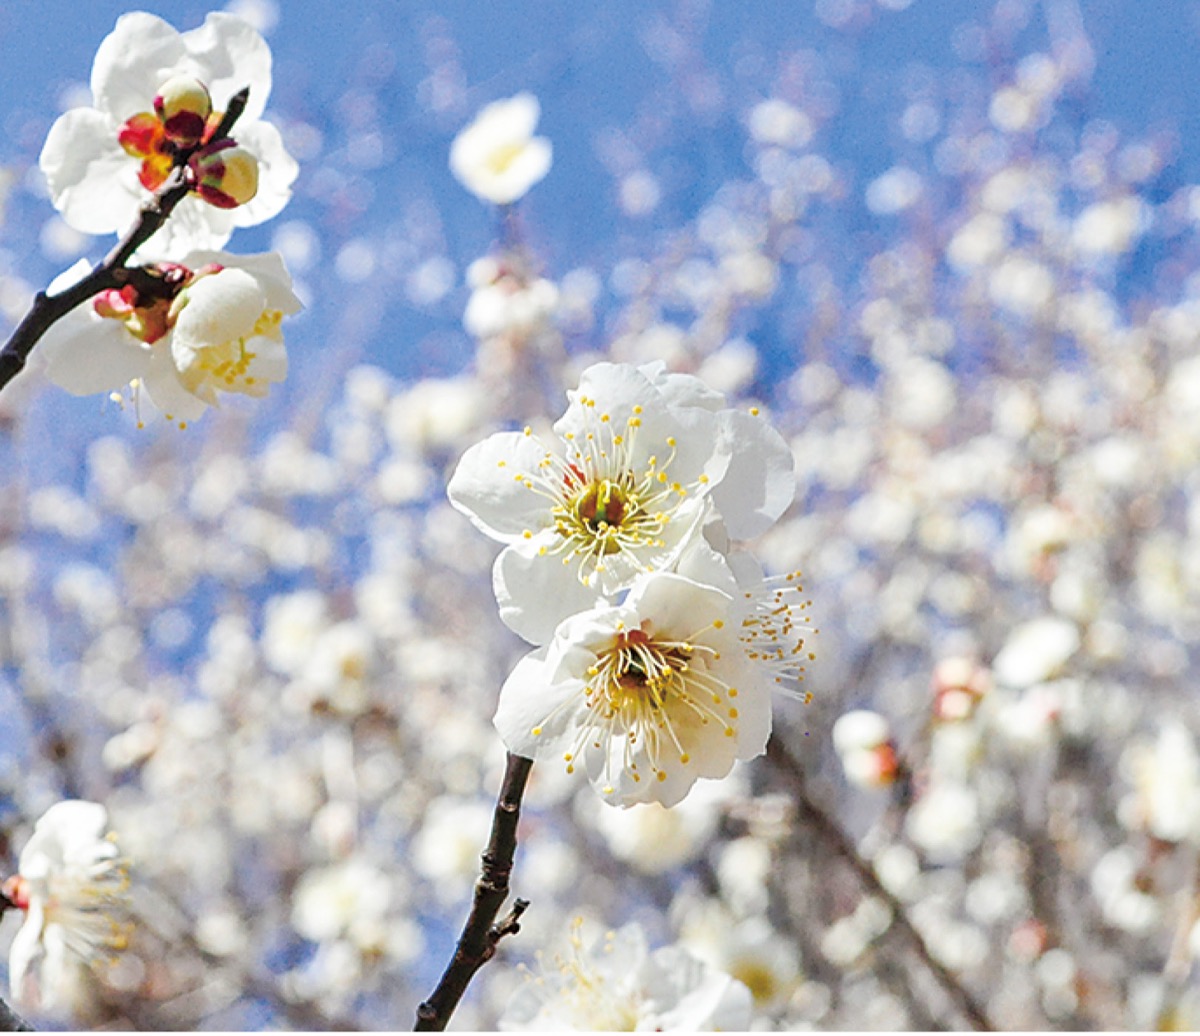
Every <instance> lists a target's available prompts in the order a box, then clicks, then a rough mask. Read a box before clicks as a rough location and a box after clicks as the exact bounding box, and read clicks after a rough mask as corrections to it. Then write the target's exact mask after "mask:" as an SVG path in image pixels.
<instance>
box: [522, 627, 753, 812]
mask: <svg viewBox="0 0 1200 1036" xmlns="http://www.w3.org/2000/svg"><path fill="white" fill-rule="evenodd" d="M650 626H651V624H650V622H649V621H643V623H642V625H641V626H640V627H637V628H634V629H619V630H618V632H617V633H616V635H615V636H614V637H613V641H612V644H611V645H610V646H609V647H607V648H606V649H605V650H603V651H601V652H599V653H598V654H597V656H596V659H595V662H594V663H593V664H592V665H591V666H590V667H589V668H588V671H587V683H586V686H585V690H584V694H585V708H586V710H587V712H586V718H585V720H584V722H583V723H582V724H581V725H580V727H579V729H578V731H577V732H576V736H575V740H574V743H573V745H572V746H571V749H570V750H569V751H567V752H565V753H564V754H563V760H564V761H565V762H566V764H567V772H568V773H574V771H575V760H576V759H577V758H578V756H579V753H580V752H581V751H584V750H585V749H586V748H587V747H588V746H589V745H590V746H591V747H592V748H597V749H604V748H605V747H606V746H609V745H611V744H612V742H613V741H614V740H619V741H621V742H622V743H623V752H622V753H621V754H622V760H621V768H622V769H624V770H626V771H628V772H629V774H630V775H631V776H632V778H633V780H634V781H635V782H640V781H641V780H642V774H641V772H640V769H639V766H638V761H637V756H638V755H639V754H640V753H642V752H644V753H645V757H646V761H647V762H648V764H649V767H650V772H651V773H652V774H653V776H654V778H655V779H656V780H658V781H665V780H666V779H667V772H666V769H665V767H666V766H667V765H669V764H670V763H671V761H672V760H673V759H674V760H678V762H679V764H680V765H682V766H686V765H687V764H688V763H689V762H691V756H690V755H689V754H688V752H687V750H686V749H685V748H684V745H683V738H681V736H680V731H679V729H677V728H678V727H680V726H681V725H685V724H686V725H690V724H691V723H693V722H697V721H698V722H699V723H700V724H701V725H702V726H707V725H708V724H709V723H717V724H719V725H720V726H721V727H722V729H723V732H724V734H725V736H726V737H735V736H736V734H737V719H738V709H737V706H736V705H734V704H733V703H732V702H733V699H736V698H737V696H738V690H737V688H736V687H731V686H729V684H727V683H726V682H725V681H724V680H723V679H721V677H720V676H719V675H717V674H716V673H715V672H714V671H713V668H712V664H713V663H715V662H717V661H718V660H719V659H720V657H721V655H720V652H719V651H717V650H716V649H715V648H714V647H712V646H711V645H709V644H706V643H703V642H702V641H700V640H699V637H700V636H701V635H702V634H703V633H705V632H707V631H708V630H719V629H721V628H722V627H723V626H724V622H723V621H722V620H720V619H717V620H715V621H714V622H713V623H712V624H711V625H710V626H708V627H706V629H705V630H701V631H698V633H697V634H695V635H694V636H692V637H690V638H688V639H686V640H678V639H675V638H672V637H670V636H667V635H664V634H655V633H654V632H653V631H652V629H651V628H650ZM564 707H567V706H564ZM552 715H553V714H552ZM551 718H552V716H550V717H547V720H546V722H548V721H549V720H550V719H551ZM541 732H542V727H541V726H538V727H535V728H534V729H533V731H532V733H533V735H534V736H535V737H537V736H540V734H541ZM612 763H613V756H612V753H608V754H606V761H605V781H606V784H605V787H604V792H605V794H612V793H613V791H614V790H615V789H614V787H613V785H612V783H611V770H610V768H611V766H612Z"/></svg>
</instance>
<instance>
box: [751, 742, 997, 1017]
mask: <svg viewBox="0 0 1200 1036" xmlns="http://www.w3.org/2000/svg"><path fill="white" fill-rule="evenodd" d="M767 756H768V758H769V759H770V760H771V762H772V763H773V764H774V765H775V766H777V767H778V768H779V769H781V770H783V771H785V772H786V773H787V775H788V777H789V778H790V783H791V790H792V792H793V794H794V795H795V798H796V803H797V805H798V806H799V809H800V815H801V817H802V818H803V819H805V820H806V821H808V823H809V825H810V826H811V827H812V829H813V830H814V831H815V832H816V834H817V836H818V837H819V838H820V839H821V840H822V841H824V842H825V843H826V844H827V845H828V846H829V847H830V848H831V849H832V851H833V852H834V853H835V854H836V855H837V856H840V857H841V858H842V859H843V860H845V861H846V863H847V864H849V865H850V868H851V870H853V871H854V873H855V876H856V877H857V878H858V880H859V882H860V883H861V884H862V886H863V887H864V888H866V889H867V890H868V891H869V892H870V893H871V895H872V896H875V897H877V898H879V899H881V900H883V901H884V902H885V903H887V905H888V907H890V908H891V912H892V917H893V919H894V920H893V923H894V925H895V926H896V928H898V929H899V930H900V932H901V933H902V934H903V935H904V936H905V938H906V939H907V941H908V942H909V944H910V945H911V946H912V948H913V950H914V951H915V952H916V954H917V957H918V958H920V961H921V963H922V964H923V965H924V966H925V967H926V969H927V970H928V971H929V972H930V973H931V974H932V975H933V977H934V978H935V979H937V982H938V985H940V986H941V987H942V989H943V990H944V991H945V993H946V994H947V996H949V997H950V999H951V1000H952V1001H953V1002H954V1005H955V1007H957V1008H958V1010H959V1011H961V1012H962V1014H963V1016H964V1017H965V1018H967V1019H968V1021H969V1022H970V1024H971V1027H972V1028H973V1029H975V1030H976V1031H977V1032H995V1031H996V1027H995V1026H994V1025H993V1024H992V1022H991V1019H989V1018H988V1016H987V1012H986V1011H984V1009H983V1007H982V1006H981V1005H980V1004H979V1003H977V1002H976V1000H975V998H974V997H973V996H972V995H971V994H970V993H969V992H967V990H966V989H965V988H964V987H963V985H962V983H960V982H959V981H958V978H957V977H956V976H955V975H954V973H953V972H951V971H950V969H949V968H947V967H946V966H945V965H944V964H943V963H942V962H941V961H939V960H937V958H935V957H934V956H933V954H932V953H930V951H929V947H928V946H927V945H926V944H925V940H924V938H922V936H921V933H920V932H918V931H917V930H916V928H914V927H913V924H912V922H911V921H910V920H909V919H908V912H907V911H906V909H905V907H904V904H903V903H901V902H900V900H898V899H897V898H896V897H895V896H894V895H892V893H891V892H889V891H888V890H887V889H886V888H884V886H883V883H882V882H881V881H880V880H879V877H878V875H876V873H875V868H874V867H872V866H871V865H870V863H868V862H867V861H866V860H864V859H863V858H862V857H861V856H860V855H859V853H858V849H857V848H855V845H854V843H853V842H852V841H851V840H850V838H849V837H848V836H847V834H846V832H845V831H843V830H842V828H841V825H840V824H838V823H837V822H836V821H834V819H833V818H832V817H830V816H829V814H828V813H826V812H825V811H824V810H823V809H822V808H821V807H820V806H818V805H817V804H816V802H814V801H813V800H812V798H811V797H810V796H809V794H808V787H807V782H806V780H805V776H804V770H803V768H802V767H801V765H800V763H799V762H798V761H797V760H796V759H795V757H794V756H793V755H792V753H791V752H790V751H789V750H788V749H787V748H786V746H784V745H783V743H782V742H781V741H780V739H779V738H778V737H773V738H772V739H771V741H770V743H769V744H768V746H767Z"/></svg>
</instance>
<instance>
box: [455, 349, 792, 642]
mask: <svg viewBox="0 0 1200 1036" xmlns="http://www.w3.org/2000/svg"><path fill="white" fill-rule="evenodd" d="M568 395H569V399H570V404H569V406H568V408H567V411H566V413H565V414H564V415H563V416H562V417H561V418H560V419H559V420H558V422H557V423H556V424H555V425H554V432H555V435H556V437H557V439H558V441H557V442H556V443H554V444H552V445H547V444H545V443H544V442H542V440H541V439H539V438H538V437H537V436H536V435H534V434H533V432H532V431H531V430H530V429H528V428H527V429H526V430H525V431H524V432H499V433H497V434H495V435H492V436H490V437H489V438H488V439H485V440H484V441H483V442H481V443H477V444H476V445H475V446H473V447H471V448H470V449H469V450H468V451H467V452H466V454H464V456H463V458H462V460H461V461H460V462H459V465H458V468H457V469H456V471H455V473H454V476H453V477H452V478H451V480H450V485H449V487H448V493H449V496H450V502H451V503H452V504H454V506H455V507H456V508H458V509H459V510H460V511H462V512H463V513H465V514H466V515H467V516H468V517H470V519H471V520H472V522H474V524H475V525H476V526H477V527H478V528H479V529H481V530H482V531H483V532H485V533H486V534H487V535H488V536H491V537H492V538H493V539H496V540H499V541H500V542H502V543H504V544H506V547H505V549H504V550H503V551H502V552H501V553H500V556H499V557H498V558H497V559H496V566H495V570H494V573H493V586H494V589H495V591H496V597H497V600H498V602H499V604H500V617H501V618H502V619H503V620H504V622H505V623H506V624H507V625H508V626H509V628H510V629H512V630H514V631H515V632H516V633H518V634H520V635H521V636H522V637H524V638H525V639H526V640H529V641H531V642H532V643H535V644H542V643H546V642H547V641H548V640H549V639H550V637H551V636H552V635H553V633H554V630H555V628H556V626H557V625H558V623H559V622H561V621H562V620H563V619H564V618H566V617H567V616H569V615H572V614H575V613H577V612H580V611H583V610H584V609H587V608H589V607H592V606H593V605H595V604H597V603H599V602H601V601H602V600H604V599H606V598H608V597H611V596H612V595H614V594H616V593H618V592H620V591H622V590H624V589H626V588H627V587H628V586H629V585H630V584H631V583H632V581H633V580H634V579H635V578H636V577H637V576H638V575H640V574H643V573H648V572H652V571H659V570H664V569H669V568H671V567H673V566H674V565H675V564H676V563H677V562H678V560H679V558H680V556H681V555H682V553H683V552H684V550H685V549H686V548H687V547H688V545H689V544H690V543H691V541H693V540H694V539H696V537H697V536H698V535H699V533H700V531H701V529H702V527H703V526H704V525H705V523H707V522H709V521H710V520H713V519H718V518H719V519H720V520H721V522H722V523H723V525H724V531H725V532H727V533H728V534H729V535H730V536H732V537H734V538H737V539H745V538H748V537H751V536H756V535H758V534H759V533H761V532H763V531H765V530H766V529H767V528H768V527H769V526H770V524H771V523H772V522H773V521H774V520H775V519H776V518H778V517H779V515H780V514H782V513H783V511H784V509H785V508H786V507H787V505H788V504H789V503H790V502H791V500H792V495H793V493H794V489H795V482H794V479H793V476H792V471H791V453H790V451H789V450H788V448H787V445H786V444H785V443H784V441H783V439H782V437H781V436H779V434H778V433H777V432H776V431H775V430H774V429H773V428H771V426H770V425H769V424H767V422H766V421H764V420H762V419H761V418H758V417H756V416H753V415H751V414H746V413H741V412H739V411H735V410H730V409H722V408H721V404H722V402H723V400H722V398H721V396H720V395H719V394H718V393H715V392H712V391H711V390H710V389H708V388H706V387H705V386H704V384H703V383H702V382H700V381H699V380H698V379H697V378H693V377H690V376H688V375H682V374H669V373H667V372H666V371H665V370H664V369H663V367H662V365H661V364H657V365H655V364H650V365H647V366H645V367H641V368H638V367H633V366H631V365H629V364H612V363H600V364H596V365H595V366H592V367H589V368H588V369H587V370H586V371H584V372H583V374H582V376H581V377H580V382H579V388H578V389H577V390H576V391H574V392H572V393H569V394H568Z"/></svg>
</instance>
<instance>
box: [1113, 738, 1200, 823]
mask: <svg viewBox="0 0 1200 1036" xmlns="http://www.w3.org/2000/svg"><path fill="white" fill-rule="evenodd" d="M1127 753H1128V766H1129V769H1130V771H1131V776H1132V778H1133V783H1134V788H1135V795H1134V797H1133V800H1132V801H1131V802H1129V803H1127V804H1125V808H1124V809H1123V811H1122V812H1123V813H1126V814H1127V815H1128V818H1129V819H1130V820H1132V821H1133V822H1134V825H1135V826H1136V827H1138V828H1142V829H1144V830H1147V831H1149V832H1150V834H1152V835H1153V836H1154V837H1155V838H1159V839H1161V840H1162V841H1164V842H1185V841H1191V842H1193V843H1195V842H1198V841H1200V756H1198V755H1197V752H1196V742H1195V740H1194V739H1193V738H1192V735H1191V732H1190V731H1189V730H1188V729H1187V727H1185V726H1184V725H1183V724H1182V723H1180V722H1179V721H1178V720H1171V721H1169V722H1165V723H1163V725H1162V728H1161V729H1160V730H1159V733H1158V737H1157V738H1156V739H1155V741H1154V742H1153V743H1148V742H1143V743H1137V744H1134V745H1133V746H1131V747H1130V748H1129V749H1127Z"/></svg>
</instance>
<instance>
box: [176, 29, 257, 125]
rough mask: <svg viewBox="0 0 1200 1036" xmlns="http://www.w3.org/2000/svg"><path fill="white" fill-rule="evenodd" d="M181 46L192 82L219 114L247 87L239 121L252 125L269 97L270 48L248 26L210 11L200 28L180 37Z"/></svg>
mask: <svg viewBox="0 0 1200 1036" xmlns="http://www.w3.org/2000/svg"><path fill="white" fill-rule="evenodd" d="M183 43H184V45H185V46H186V47H187V53H188V58H189V59H190V60H191V61H192V62H194V63H195V72H194V74H195V75H196V78H198V79H199V80H200V81H201V82H202V83H204V85H205V86H207V87H208V91H209V93H210V94H212V99H213V104H214V105H215V106H216V107H217V109H218V110H219V111H223V110H224V108H225V105H226V104H227V103H228V102H229V98H230V97H232V96H233V95H234V94H235V93H237V92H238V91H239V90H240V89H242V87H246V86H248V87H249V88H250V97H249V99H248V101H247V102H246V110H245V112H244V113H243V115H242V118H243V119H244V120H245V121H246V122H252V121H254V120H256V119H258V118H259V117H260V116H261V115H262V113H263V111H264V110H265V109H266V106H267V98H268V97H270V96H271V48H270V47H269V46H267V41H266V40H264V39H263V38H262V36H261V35H260V34H259V33H258V31H257V30H256V29H255V28H254V27H253V26H252V25H250V23H249V22H247V21H245V20H244V19H242V18H238V17H237V16H236V15H233V14H228V13H226V12H223V11H214V12H213V13H211V14H210V15H209V16H208V17H207V18H205V19H204V24H203V25H201V26H200V28H198V29H192V30H191V31H190V32H185V33H184V34H183ZM237 135H238V134H237V131H236V129H235V131H234V136H237ZM239 139H240V138H239Z"/></svg>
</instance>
